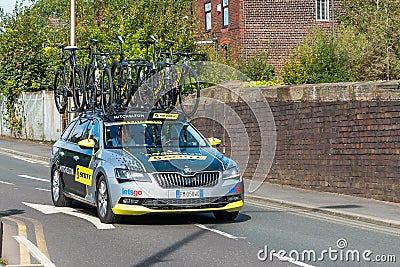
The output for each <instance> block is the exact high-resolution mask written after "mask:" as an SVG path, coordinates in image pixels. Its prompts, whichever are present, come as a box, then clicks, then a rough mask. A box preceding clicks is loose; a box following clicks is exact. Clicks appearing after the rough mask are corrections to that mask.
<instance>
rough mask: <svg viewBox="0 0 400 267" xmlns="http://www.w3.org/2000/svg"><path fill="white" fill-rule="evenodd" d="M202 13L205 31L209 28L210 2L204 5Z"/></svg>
mask: <svg viewBox="0 0 400 267" xmlns="http://www.w3.org/2000/svg"><path fill="white" fill-rule="evenodd" d="M204 14H205V18H206V31H210V30H211V3H206V4H205V5H204Z"/></svg>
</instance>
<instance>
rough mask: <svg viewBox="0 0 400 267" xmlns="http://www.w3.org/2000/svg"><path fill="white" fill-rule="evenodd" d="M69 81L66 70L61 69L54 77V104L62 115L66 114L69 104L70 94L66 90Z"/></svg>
mask: <svg viewBox="0 0 400 267" xmlns="http://www.w3.org/2000/svg"><path fill="white" fill-rule="evenodd" d="M66 87H67V79H66V77H65V69H64V68H63V67H60V68H59V69H58V70H57V72H56V75H55V77H54V85H53V90H54V102H55V104H56V108H57V110H58V112H59V113H60V114H64V113H65V110H66V108H67V103H68V93H67V90H66Z"/></svg>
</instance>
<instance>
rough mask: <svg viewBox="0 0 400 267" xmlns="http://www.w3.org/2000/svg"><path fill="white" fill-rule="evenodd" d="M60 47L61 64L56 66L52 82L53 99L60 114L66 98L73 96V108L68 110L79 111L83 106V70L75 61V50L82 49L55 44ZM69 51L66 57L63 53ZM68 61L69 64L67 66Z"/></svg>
mask: <svg viewBox="0 0 400 267" xmlns="http://www.w3.org/2000/svg"><path fill="white" fill-rule="evenodd" d="M57 47H58V48H60V49H61V62H62V65H61V66H59V67H58V69H57V71H56V74H55V77H54V83H53V91H54V101H55V104H56V108H57V110H58V112H59V113H60V114H64V113H65V110H66V108H67V105H68V98H69V97H73V102H74V108H71V109H70V111H72V112H73V111H77V112H80V111H82V110H83V109H84V106H85V93H84V91H85V80H84V76H83V71H82V68H81V67H80V66H78V65H77V63H76V51H78V50H82V49H83V48H79V47H76V46H63V45H59V44H58V45H57ZM66 52H67V53H69V56H68V57H66V55H65V53H66ZM67 62H69V66H67Z"/></svg>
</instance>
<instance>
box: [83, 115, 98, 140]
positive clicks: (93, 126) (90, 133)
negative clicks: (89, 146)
mask: <svg viewBox="0 0 400 267" xmlns="http://www.w3.org/2000/svg"><path fill="white" fill-rule="evenodd" d="M84 135H85V139H86V138H90V139H93V140H94V141H95V143H96V144H98V143H99V137H100V133H99V122H98V121H97V120H92V121H91V122H90V123H89V126H88V127H87V129H86V133H85V134H84Z"/></svg>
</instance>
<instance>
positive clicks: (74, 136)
mask: <svg viewBox="0 0 400 267" xmlns="http://www.w3.org/2000/svg"><path fill="white" fill-rule="evenodd" d="M89 122H90V121H89V120H87V119H85V120H78V122H77V123H76V127H75V128H74V129H73V130H72V133H71V134H70V135H69V137H68V141H69V142H72V143H78V142H79V141H81V140H83V139H85V134H86V133H87V132H86V128H87V127H88V125H89Z"/></svg>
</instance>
